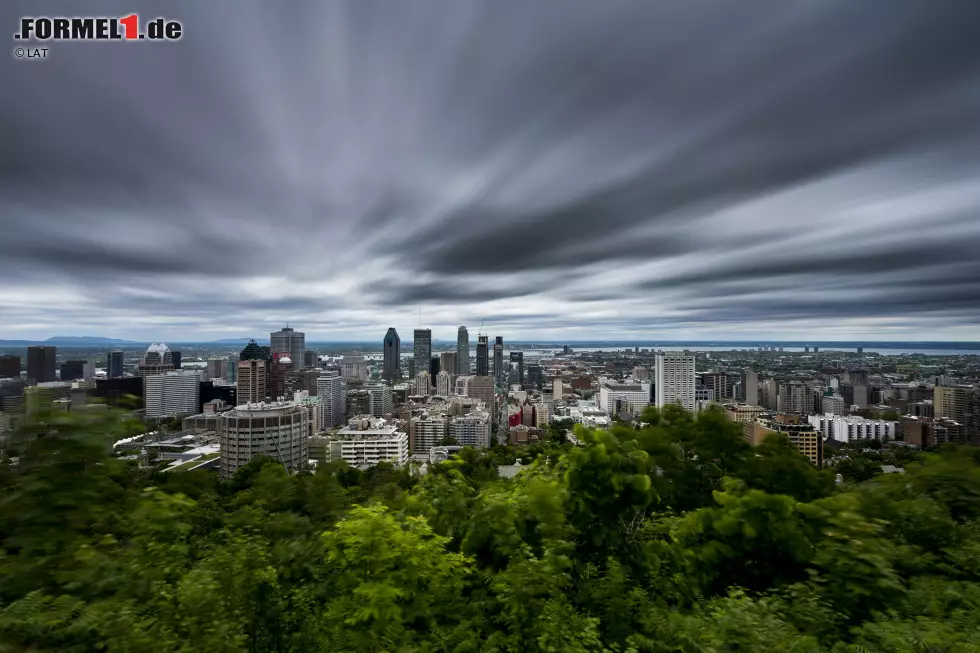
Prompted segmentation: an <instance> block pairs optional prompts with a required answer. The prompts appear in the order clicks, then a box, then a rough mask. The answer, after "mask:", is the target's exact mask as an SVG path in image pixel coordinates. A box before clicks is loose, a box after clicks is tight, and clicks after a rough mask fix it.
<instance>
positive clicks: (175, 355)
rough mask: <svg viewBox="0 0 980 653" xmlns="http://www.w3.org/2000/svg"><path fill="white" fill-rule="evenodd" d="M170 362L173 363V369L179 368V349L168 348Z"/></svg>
mask: <svg viewBox="0 0 980 653" xmlns="http://www.w3.org/2000/svg"><path fill="white" fill-rule="evenodd" d="M170 362H171V363H173V366H174V369H175V370H179V369H180V364H181V353H180V352H179V351H176V350H173V349H171V350H170Z"/></svg>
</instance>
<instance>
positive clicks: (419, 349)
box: [412, 329, 432, 375]
mask: <svg viewBox="0 0 980 653" xmlns="http://www.w3.org/2000/svg"><path fill="white" fill-rule="evenodd" d="M412 360H413V361H415V374H416V375H418V374H419V373H421V372H427V371H428V370H429V367H430V365H431V364H432V330H431V329H415V331H414V332H413V334H412Z"/></svg>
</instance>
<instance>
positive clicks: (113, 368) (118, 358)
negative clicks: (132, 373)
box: [105, 349, 126, 379]
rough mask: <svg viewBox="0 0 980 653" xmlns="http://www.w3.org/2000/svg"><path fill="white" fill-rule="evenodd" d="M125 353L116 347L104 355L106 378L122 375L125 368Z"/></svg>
mask: <svg viewBox="0 0 980 653" xmlns="http://www.w3.org/2000/svg"><path fill="white" fill-rule="evenodd" d="M125 356H126V355H125V354H124V353H123V352H121V351H120V350H118V349H113V350H112V351H110V352H109V354H108V356H107V357H106V370H105V375H106V378H109V379H116V378H119V377H121V376H122V375H123V370H124V369H125V362H126V358H125Z"/></svg>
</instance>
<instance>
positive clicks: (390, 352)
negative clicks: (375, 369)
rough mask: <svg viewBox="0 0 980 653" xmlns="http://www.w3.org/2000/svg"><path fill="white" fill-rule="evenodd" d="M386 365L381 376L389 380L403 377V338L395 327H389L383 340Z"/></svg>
mask: <svg viewBox="0 0 980 653" xmlns="http://www.w3.org/2000/svg"><path fill="white" fill-rule="evenodd" d="M383 349H384V366H383V367H382V368H381V369H382V372H381V376H382V377H383V378H385V379H387V380H389V381H395V380H397V379H400V378H402V339H401V338H399V337H398V332H397V331H396V330H395V327H388V332H387V333H386V334H385V339H384V341H383Z"/></svg>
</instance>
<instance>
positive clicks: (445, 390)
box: [436, 370, 453, 397]
mask: <svg viewBox="0 0 980 653" xmlns="http://www.w3.org/2000/svg"><path fill="white" fill-rule="evenodd" d="M452 383H453V376H452V374H450V373H449V372H447V371H446V370H442V371H441V372H439V373H438V374H436V394H437V395H441V396H443V397H448V396H449V395H450V394H451V393H452V390H453V386H452Z"/></svg>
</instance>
